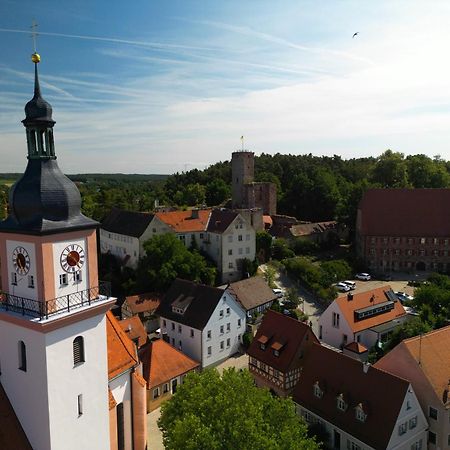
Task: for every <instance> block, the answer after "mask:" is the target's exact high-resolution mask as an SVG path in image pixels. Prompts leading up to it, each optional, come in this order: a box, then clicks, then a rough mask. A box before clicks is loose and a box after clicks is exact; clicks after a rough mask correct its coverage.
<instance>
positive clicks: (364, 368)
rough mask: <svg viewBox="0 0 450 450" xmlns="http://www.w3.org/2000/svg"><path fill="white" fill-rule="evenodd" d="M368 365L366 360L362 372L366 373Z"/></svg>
mask: <svg viewBox="0 0 450 450" xmlns="http://www.w3.org/2000/svg"><path fill="white" fill-rule="evenodd" d="M369 367H370V363H368V362H365V363H363V372H364V373H367V371H368V370H369Z"/></svg>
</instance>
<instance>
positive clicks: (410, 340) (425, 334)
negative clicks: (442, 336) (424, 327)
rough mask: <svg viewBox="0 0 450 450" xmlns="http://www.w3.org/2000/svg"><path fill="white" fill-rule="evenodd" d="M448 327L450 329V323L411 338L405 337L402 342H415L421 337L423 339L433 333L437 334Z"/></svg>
mask: <svg viewBox="0 0 450 450" xmlns="http://www.w3.org/2000/svg"><path fill="white" fill-rule="evenodd" d="M446 328H448V329H450V325H446V326H445V327H442V328H436V329H435V330H431V331H428V332H426V333H421V334H418V335H416V336H412V337H410V338H406V339H403V341H402V342H413V341H415V340H417V339H420V338H422V339H423V338H424V337H428V336H431V335H432V334H436V333H438V332H443V331H444V330H445V329H446Z"/></svg>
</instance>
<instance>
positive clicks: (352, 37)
mask: <svg viewBox="0 0 450 450" xmlns="http://www.w3.org/2000/svg"><path fill="white" fill-rule="evenodd" d="M357 34H359V31H357V32H356V33H355V34H354V35H353V36H352V39H353V38H354V37H355V36H356V35H357Z"/></svg>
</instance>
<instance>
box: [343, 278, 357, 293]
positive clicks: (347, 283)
mask: <svg viewBox="0 0 450 450" xmlns="http://www.w3.org/2000/svg"><path fill="white" fill-rule="evenodd" d="M343 283H344V284H346V285H347V286H348V287H349V288H350V289H351V290H352V291H353V290H354V289H355V288H356V283H355V282H354V281H350V280H345V281H343Z"/></svg>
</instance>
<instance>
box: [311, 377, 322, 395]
mask: <svg viewBox="0 0 450 450" xmlns="http://www.w3.org/2000/svg"><path fill="white" fill-rule="evenodd" d="M313 391H314V396H315V397H317V398H322V397H323V391H322V389H321V388H320V386H319V382H318V381H316V382H315V383H314V385H313Z"/></svg>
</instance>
